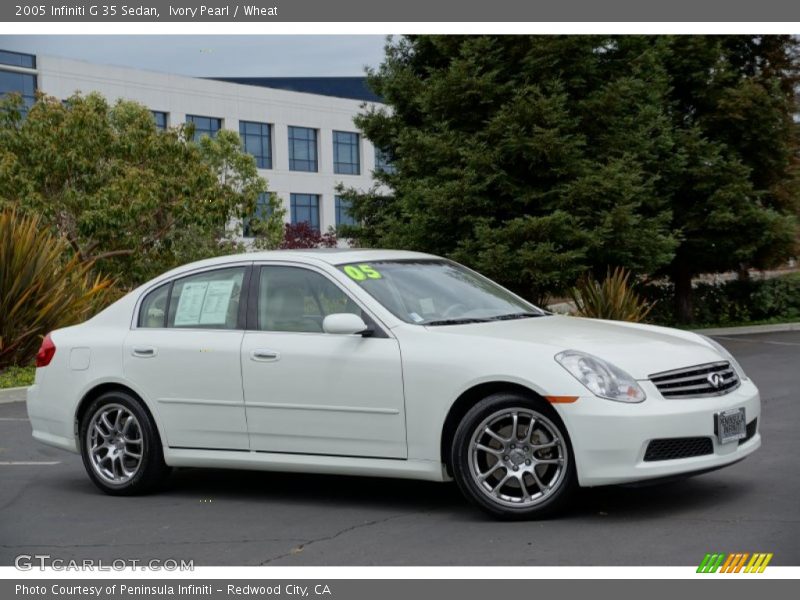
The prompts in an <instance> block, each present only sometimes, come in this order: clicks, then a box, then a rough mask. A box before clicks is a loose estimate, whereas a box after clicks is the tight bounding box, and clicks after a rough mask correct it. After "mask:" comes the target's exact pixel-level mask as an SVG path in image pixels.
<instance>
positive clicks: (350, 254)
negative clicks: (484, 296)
mask: <svg viewBox="0 0 800 600" xmlns="http://www.w3.org/2000/svg"><path fill="white" fill-rule="evenodd" d="M438 258H441V257H439V256H435V255H433V254H425V253H423V252H411V251H409V250H378V249H367V248H309V249H298V250H267V251H259V252H245V253H242V254H228V255H225V256H217V257H214V258H208V259H205V260H200V261H197V262H194V263H191V264H187V265H183V266H180V267H178V268H176V269H173V270H172V271H170V272H169V273H165V274H164V276H166V275H174V274H177V273H181V272H184V271H189V270H193V269H196V268H198V267H206V266H214V265H225V264H229V263H241V262H243V261H256V262H257V261H266V260H297V261H300V262H315V261H321V262H325V263H328V264H331V265H344V264H348V263H354V262H375V261H383V260H414V259H417V260H420V259H423V260H430V259H438ZM162 278H163V276H162V277H159V279H162Z"/></svg>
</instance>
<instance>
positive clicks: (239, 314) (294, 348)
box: [28, 250, 761, 518]
mask: <svg viewBox="0 0 800 600" xmlns="http://www.w3.org/2000/svg"><path fill="white" fill-rule="evenodd" d="M36 361H37V367H38V368H37V370H36V381H35V384H34V385H33V386H32V387H30V388H29V391H28V413H29V415H30V421H31V423H32V425H33V436H34V437H35V438H36V439H38V440H40V441H42V442H44V443H46V444H52V445H54V446H57V447H60V448H64V449H67V450H71V451H73V452H80V454H81V455H82V457H83V462H84V464H85V466H86V471H87V472H88V474H89V477H90V478H91V479H92V481H93V482H94V483H95V484H96V485H97V486H98V487H99V488H100V489H101V490H103V491H105V492H107V493H109V494H136V493H142V492H145V491H148V490H151V489H153V488H154V487H155V486H156V485H157V484H158V483H159V482H160V481H162V480H163V478H164V477H165V476H166V474H167V473H168V471H169V468H170V467H224V468H237V469H263V470H280V471H306V472H314V473H340V474H348V475H372V476H385V477H405V478H415V479H427V480H433V481H448V480H450V479H455V481H456V482H457V484H458V486H459V488H460V489H461V491H462V492H463V493H464V495H465V496H466V497H467V498H468V499H469V500H471V501H472V502H474V503H475V504H476V505H478V506H479V507H481V508H483V509H485V510H486V511H488V512H490V513H492V514H494V515H496V516H500V517H506V518H526V517H540V516H544V515H547V514H550V513H552V512H553V511H554V510H556V509H558V508H559V507H561V506H563V505H564V503H565V501H566V500H567V499H568V497H569V495H570V493H571V492H572V491H573V490H574V489H575V488H576V487H577V486H579V485H580V486H597V485H606V484H618V483H628V482H636V481H642V480H651V479H659V478H665V477H672V476H676V475H685V474H693V473H697V472H700V471H706V470H710V469H716V468H719V467H724V466H726V465H730V464H732V463H735V462H736V461H738V460H741V459H743V458H744V457H746V456H747V455H749V454H751V453H752V452H754V451H755V450H756V449H757V448H758V447H759V446H760V445H761V438H760V436H759V433H758V418H759V414H760V401H759V394H758V390H757V389H756V387H755V385H754V384H753V383H752V382H751V381H750V380H749V379H748V378H747V376H746V375H745V373H744V372H743V371H742V369H741V367H740V366H739V365H738V364H737V362H736V361H735V360H734V358H733V357H732V356H731V355H730V354H729V353H728V352H727V351H726V350H725V349H724V348H722V347H721V346H720V345H718V344H717V343H716V342H714V341H712V340H710V339H708V338H706V337H703V336H700V335H696V334H693V333H688V332H685V331H678V330H674V329H666V328H663V327H654V326H650V325H638V324H631V323H621V322H610V321H599V320H589V319H580V318H575V317H564V316H555V315H550V314H548V313H546V312H545V311H543V310H541V309H539V308H537V307H536V306H533V305H531V304H529V303H528V302H526V301H525V300H523V299H522V298H520V297H518V296H516V295H514V294H512V293H511V292H509V291H507V290H505V289H504V288H502V287H500V286H498V285H497V284H495V283H493V282H492V281H490V280H488V279H486V278H485V277H482V276H481V275H479V274H477V273H475V272H474V271H471V270H469V269H467V268H466V267H463V266H461V265H458V264H456V263H453V262H451V261H448V260H445V259H442V258H438V257H436V256H431V255H428V254H420V253H415V252H401V251H389V250H313V251H277V252H264V253H254V254H245V255H238V256H226V257H222V258H215V259H211V260H206V261H202V262H197V263H194V264H190V265H186V266H184V267H180V268H178V269H175V270H173V271H170V272H169V273H166V274H164V275H162V276H161V277H158V278H156V279H154V280H153V281H151V282H149V283H147V284H145V285H143V286H142V287H140V288H138V289H137V290H134V291H133V292H131V293H130V294H128V295H127V296H125V297H124V298H122V299H121V300H119V301H118V302H116V303H115V304H113V305H111V306H109V307H108V308H107V309H105V310H104V311H102V312H101V313H99V314H98V315H97V316H95V317H94V318H92V319H90V320H89V321H87V322H85V323H83V324H81V325H77V326H74V327H68V328H65V329H59V330H56V331H53V332H52V333H50V334H49V335H48V336H46V337H45V339H44V341H43V343H42V347H41V349H40V351H39V354H38V355H37V359H36Z"/></svg>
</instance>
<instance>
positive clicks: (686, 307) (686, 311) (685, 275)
mask: <svg viewBox="0 0 800 600" xmlns="http://www.w3.org/2000/svg"><path fill="white" fill-rule="evenodd" d="M671 279H672V282H673V283H674V284H675V316H676V317H677V319H678V322H679V323H691V321H692V317H693V316H694V310H693V306H692V272H691V271H690V270H689V269H687V268H685V267H683V268H681V267H679V268H678V269H676V270H675V271H674V272H673V273H672V276H671Z"/></svg>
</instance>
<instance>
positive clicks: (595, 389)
mask: <svg viewBox="0 0 800 600" xmlns="http://www.w3.org/2000/svg"><path fill="white" fill-rule="evenodd" d="M555 358H556V362H558V364H560V365H561V366H562V367H564V368H565V369H566V370H567V371H569V372H570V374H572V376H573V377H575V379H577V380H578V381H580V382H581V383H582V384H583V385H585V386H586V387H587V388H588V389H589V391H590V392H592V393H593V394H594V395H595V396H600V397H601V398H606V399H607V400H616V401H617V402H642V401H643V400H644V399H645V398H646V397H647V396H645V393H644V390H643V389H642V388H640V387H639V384H638V383H636V380H635V379H634V378H633V377H631V376H630V375H628V374H627V373H626V372H625V371H623V370H622V369H619V368H617V367H615V366H614V365H612V364H609V363H607V362H606V361H604V360H602V359H600V358H597V357H596V356H592V355H591V354H586V353H585V352H578V351H577V350H565V351H564V352H560V353H558V354H556V356H555Z"/></svg>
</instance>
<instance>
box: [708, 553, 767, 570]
mask: <svg viewBox="0 0 800 600" xmlns="http://www.w3.org/2000/svg"><path fill="white" fill-rule="evenodd" d="M748 559H749V560H748ZM771 560H772V552H769V553H767V552H754V553H752V554H749V553H747V552H735V553H733V554H725V553H721V552H715V553H709V554H706V555H705V556H704V557H703V561H702V562H701V563H700V566H699V567H697V572H698V573H763V572H764V569H766V568H767V565H768V564H769V561H771Z"/></svg>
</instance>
